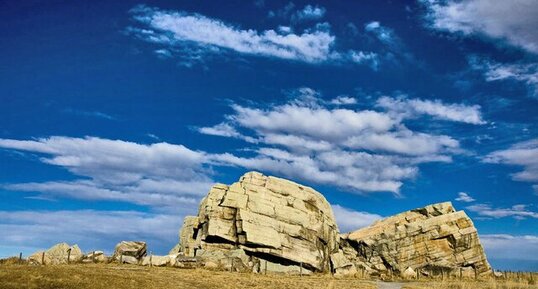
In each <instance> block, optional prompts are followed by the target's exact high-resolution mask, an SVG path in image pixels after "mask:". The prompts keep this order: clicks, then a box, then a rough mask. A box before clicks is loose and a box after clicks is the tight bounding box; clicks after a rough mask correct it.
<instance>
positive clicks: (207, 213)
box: [180, 172, 339, 272]
mask: <svg viewBox="0 0 538 289" xmlns="http://www.w3.org/2000/svg"><path fill="white" fill-rule="evenodd" d="M338 243H339V236H338V229H337V226H336V222H335V220H334V216H333V212H332V208H331V206H330V205H329V203H328V202H327V200H325V198H324V197H323V195H321V194H320V193H319V192H317V191H315V190H313V189H312V188H309V187H306V186H303V185H300V184H297V183H294V182H291V181H288V180H284V179H280V178H276V177H268V176H264V175H262V174H260V173H257V172H249V173H247V174H245V175H243V176H242V177H241V179H240V180H239V182H236V183H234V184H232V185H230V186H227V185H222V184H217V185H215V186H213V187H212V188H211V190H210V191H209V193H208V195H207V196H206V197H205V198H204V199H203V200H202V202H201V204H200V208H199V214H198V216H192V217H186V218H185V220H184V224H183V228H182V229H181V231H180V251H181V252H183V253H184V254H185V256H199V257H201V258H202V259H205V260H206V261H208V262H212V263H219V264H221V265H223V266H231V264H232V262H233V261H231V260H233V259H234V258H238V259H239V260H240V261H241V264H242V265H238V266H239V267H241V268H243V267H242V266H245V267H247V268H248V269H249V270H252V271H255V270H259V260H260V259H262V260H268V261H269V262H270V263H271V264H278V265H279V266H291V267H289V268H288V269H289V270H288V271H294V270H295V269H296V268H295V267H293V266H298V265H300V264H302V265H303V267H304V268H305V270H304V272H307V270H306V269H308V271H325V272H327V271H329V270H330V268H331V267H330V266H331V265H330V256H331V254H333V253H336V252H338ZM237 249H241V250H242V252H244V256H241V257H234V256H232V255H233V254H230V251H233V250H237ZM234 264H235V263H234ZM268 264H269V263H268ZM269 267H271V270H273V268H274V270H275V271H286V270H284V269H282V268H280V267H278V266H277V265H275V266H273V265H268V270H270V269H269Z"/></svg>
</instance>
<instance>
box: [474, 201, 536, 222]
mask: <svg viewBox="0 0 538 289" xmlns="http://www.w3.org/2000/svg"><path fill="white" fill-rule="evenodd" d="M527 207H528V206H527V205H514V206H512V207H511V208H492V207H491V206H490V205H487V204H477V205H471V206H468V207H466V208H467V210H469V211H471V212H474V213H477V214H478V215H479V216H481V217H487V218H495V219H498V218H506V217H512V218H514V219H525V218H535V219H538V212H533V211H530V210H528V209H527Z"/></svg>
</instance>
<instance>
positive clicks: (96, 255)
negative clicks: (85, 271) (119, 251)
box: [82, 251, 108, 263]
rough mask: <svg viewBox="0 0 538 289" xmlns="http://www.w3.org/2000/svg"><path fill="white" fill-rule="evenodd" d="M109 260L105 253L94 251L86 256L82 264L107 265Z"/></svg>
mask: <svg viewBox="0 0 538 289" xmlns="http://www.w3.org/2000/svg"><path fill="white" fill-rule="evenodd" d="M107 261H108V258H107V257H106V256H105V252H103V251H92V252H90V253H88V254H86V255H85V256H84V259H83V260H82V262H84V263H105V262H107Z"/></svg>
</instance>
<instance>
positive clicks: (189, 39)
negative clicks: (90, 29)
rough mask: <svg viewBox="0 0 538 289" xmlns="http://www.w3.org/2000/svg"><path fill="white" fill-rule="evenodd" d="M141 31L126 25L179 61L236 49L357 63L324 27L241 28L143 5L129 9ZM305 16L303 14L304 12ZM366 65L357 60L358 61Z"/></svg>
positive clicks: (309, 12) (318, 10)
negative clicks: (174, 52) (294, 29)
mask: <svg viewBox="0 0 538 289" xmlns="http://www.w3.org/2000/svg"><path fill="white" fill-rule="evenodd" d="M307 7H308V9H306V7H305V9H306V10H303V11H302V12H301V13H302V14H301V15H302V16H304V17H306V16H307V15H309V17H312V16H313V15H321V14H323V13H321V12H323V11H324V10H323V9H322V8H320V7H312V6H307ZM131 13H132V14H133V17H134V19H135V20H137V21H138V22H139V23H140V24H141V25H142V26H144V27H143V28H136V27H130V28H128V30H127V31H128V32H129V33H132V34H134V35H135V36H136V37H138V38H140V39H143V40H146V41H149V42H152V43H156V44H161V45H163V46H165V47H167V48H168V51H170V50H178V51H180V52H181V53H178V54H179V56H178V57H186V58H189V59H190V60H196V61H199V60H200V58H203V57H204V56H206V55H211V54H213V55H214V54H222V53H225V52H226V51H234V52H236V53H240V54H250V55H258V56H265V57H274V58H280V59H288V60H295V61H302V62H307V63H324V62H357V61H355V60H354V59H353V57H352V56H351V53H359V52H355V51H347V52H342V51H336V50H335V49H334V44H335V36H333V35H332V34H331V33H330V31H328V28H327V26H326V25H317V26H316V27H314V28H312V29H309V30H305V31H304V32H303V33H301V34H295V33H292V32H291V31H286V32H282V31H275V30H265V31H257V30H254V29H241V28H239V27H236V26H233V25H231V24H228V23H225V22H223V21H221V20H218V19H212V18H208V17H206V16H203V15H200V14H189V13H186V12H178V11H166V10H160V9H157V8H150V7H147V6H137V7H135V8H134V9H132V10H131ZM305 13H306V14H305ZM362 62H364V61H361V63H362Z"/></svg>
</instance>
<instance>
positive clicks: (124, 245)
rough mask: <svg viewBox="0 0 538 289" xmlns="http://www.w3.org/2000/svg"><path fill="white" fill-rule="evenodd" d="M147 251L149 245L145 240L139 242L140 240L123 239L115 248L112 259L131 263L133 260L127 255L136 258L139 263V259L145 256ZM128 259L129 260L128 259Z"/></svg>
mask: <svg viewBox="0 0 538 289" xmlns="http://www.w3.org/2000/svg"><path fill="white" fill-rule="evenodd" d="M146 252H147V246H146V243H145V242H139V241H121V242H120V243H118V244H117V245H116V248H115V249H114V255H113V257H112V259H114V260H117V261H120V259H121V261H122V262H125V263H130V264H132V263H131V262H132V261H133V260H131V258H125V257H132V258H134V259H136V262H135V263H137V262H138V261H139V260H141V259H142V258H143V257H144V256H146ZM126 260H128V261H126Z"/></svg>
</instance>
